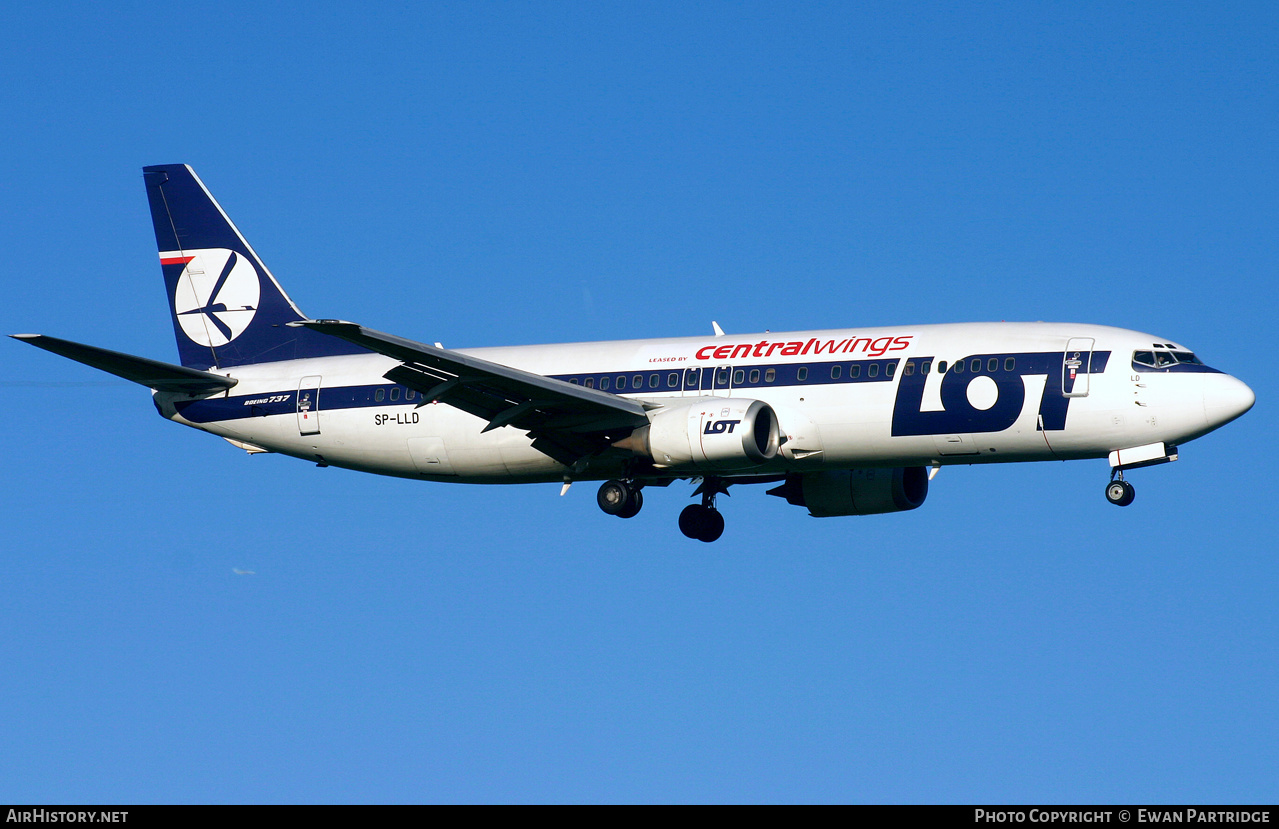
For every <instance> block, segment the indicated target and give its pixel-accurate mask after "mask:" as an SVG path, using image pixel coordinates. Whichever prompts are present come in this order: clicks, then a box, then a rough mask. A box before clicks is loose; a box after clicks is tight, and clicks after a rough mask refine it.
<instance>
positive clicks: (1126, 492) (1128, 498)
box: [1106, 481, 1137, 507]
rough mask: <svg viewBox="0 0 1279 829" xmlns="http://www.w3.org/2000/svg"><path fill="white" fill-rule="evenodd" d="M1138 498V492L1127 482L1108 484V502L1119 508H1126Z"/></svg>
mask: <svg viewBox="0 0 1279 829" xmlns="http://www.w3.org/2000/svg"><path fill="white" fill-rule="evenodd" d="M1136 497H1137V490H1135V489H1134V488H1133V485H1132V484H1130V483H1128V482H1127V481H1111V482H1110V483H1108V484H1106V500H1107V501H1109V502H1110V503H1112V504H1114V505H1115V506H1117V507H1126V506H1128V505H1129V504H1131V503H1132V501H1133V499H1134V498H1136Z"/></svg>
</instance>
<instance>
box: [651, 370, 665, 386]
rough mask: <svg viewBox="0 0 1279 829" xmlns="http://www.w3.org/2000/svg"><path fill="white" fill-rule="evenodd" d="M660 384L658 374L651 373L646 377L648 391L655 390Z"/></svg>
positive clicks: (660, 380)
mask: <svg viewBox="0 0 1279 829" xmlns="http://www.w3.org/2000/svg"><path fill="white" fill-rule="evenodd" d="M661 382H662V375H660V374H658V373H657V372H653V373H652V374H650V375H648V387H649V388H650V389H655V388H657V386H658V384H659V383H661Z"/></svg>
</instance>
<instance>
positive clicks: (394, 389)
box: [391, 386, 400, 400]
mask: <svg viewBox="0 0 1279 829" xmlns="http://www.w3.org/2000/svg"><path fill="white" fill-rule="evenodd" d="M399 399H400V387H399V386H391V400H399Z"/></svg>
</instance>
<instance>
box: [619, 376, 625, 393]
mask: <svg viewBox="0 0 1279 829" xmlns="http://www.w3.org/2000/svg"><path fill="white" fill-rule="evenodd" d="M624 388H626V375H625V374H619V375H617V390H618V391H621V390H622V389H624Z"/></svg>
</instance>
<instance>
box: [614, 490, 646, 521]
mask: <svg viewBox="0 0 1279 829" xmlns="http://www.w3.org/2000/svg"><path fill="white" fill-rule="evenodd" d="M643 508H644V493H642V492H640V491H639V490H638V489H633V490H631V499H630V501H628V502H627V504H626V507H625V508H624V509H623V510H622V511H621V512H619V513H618V514H617V517H618V518H634V517H635V516H637V515H639V511H640V510H641V509H643Z"/></svg>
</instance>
